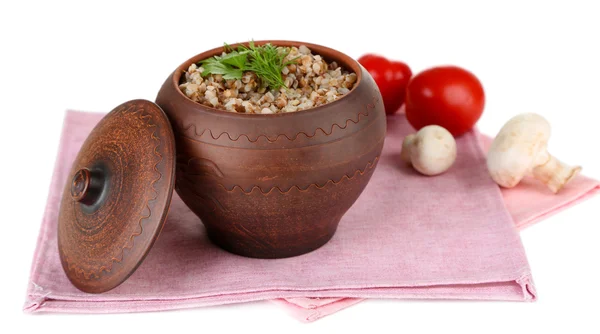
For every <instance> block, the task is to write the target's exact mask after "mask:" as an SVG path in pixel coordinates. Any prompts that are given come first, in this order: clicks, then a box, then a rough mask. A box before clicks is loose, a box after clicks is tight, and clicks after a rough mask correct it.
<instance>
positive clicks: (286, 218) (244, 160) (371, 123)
mask: <svg viewBox="0 0 600 334" xmlns="http://www.w3.org/2000/svg"><path fill="white" fill-rule="evenodd" d="M255 43H256V44H258V45H260V44H263V43H266V41H263V42H255ZM271 43H272V44H274V45H281V46H300V45H302V44H304V45H306V46H308V47H309V48H310V49H311V50H312V51H313V53H316V54H320V55H321V56H323V57H324V58H325V59H326V60H328V61H332V60H335V61H336V62H337V63H338V64H340V65H342V66H344V67H345V68H347V69H351V70H353V71H354V72H355V73H356V74H357V76H358V81H357V84H356V85H355V87H354V88H353V90H352V91H351V92H349V93H348V94H347V95H346V96H344V97H342V98H341V99H339V100H337V101H335V102H332V103H329V104H326V105H323V106H319V107H316V108H312V109H309V110H305V111H299V112H293V113H285V114H271V115H252V114H237V113H231V112H226V111H222V110H217V109H213V108H210V107H207V106H204V105H201V104H199V103H196V102H193V101H192V100H190V99H188V98H187V97H186V96H185V95H184V94H183V93H182V92H181V91H180V90H179V88H178V84H179V82H180V80H181V77H182V74H183V73H184V71H185V70H186V69H187V68H188V67H189V65H191V64H192V63H196V62H198V61H200V60H203V59H206V58H208V57H211V56H213V55H216V54H220V53H221V52H222V51H223V48H215V49H212V50H210V51H207V52H204V53H201V54H199V55H197V56H195V57H193V58H191V59H189V60H188V61H186V62H185V63H183V64H182V65H181V66H179V67H178V68H177V69H176V70H175V71H174V72H173V74H171V76H169V78H168V79H167V80H166V81H165V83H164V84H163V86H162V88H161V90H160V91H159V93H158V96H157V98H156V103H157V104H158V105H159V106H160V107H161V108H162V109H163V110H164V111H165V113H166V114H167V116H168V117H169V120H170V121H171V125H172V127H173V130H174V133H175V140H176V151H177V170H176V186H175V189H176V191H177V194H178V195H179V196H180V197H181V199H182V200H183V201H184V202H185V204H186V205H187V206H188V207H189V208H190V209H191V210H192V211H193V212H194V213H195V214H196V215H198V217H200V219H201V220H202V223H203V224H204V225H205V227H206V231H207V233H208V236H209V238H210V239H211V240H212V241H213V242H214V243H215V244H217V245H218V246H220V247H221V248H223V249H225V250H228V251H230V252H232V253H236V254H239V255H243V256H248V257H257V258H282V257H290V256H295V255H300V254H303V253H306V252H309V251H312V250H314V249H317V248H319V247H320V246H322V245H324V244H325V243H327V241H329V240H330V239H331V238H332V236H333V235H334V233H335V231H336V228H337V226H338V223H339V221H340V219H341V218H342V216H343V215H344V214H345V213H346V211H348V209H349V208H350V207H351V206H352V204H353V203H354V202H355V201H356V200H357V198H358V197H359V195H360V194H361V193H362V191H363V189H364V188H365V186H366V185H367V183H368V182H369V179H370V178H371V175H372V174H373V172H374V170H375V167H376V165H377V161H378V159H379V156H380V154H381V150H382V148H383V142H384V137H385V131H386V119H385V112H384V108H383V103H382V102H381V101H382V99H381V94H380V93H379V90H378V88H377V85H376V84H375V82H374V80H373V79H372V77H371V76H370V75H369V73H368V72H367V71H366V70H365V69H364V68H363V67H362V66H360V65H359V64H358V62H356V61H355V60H353V59H352V58H350V57H348V56H346V55H344V54H342V53H340V52H338V51H335V50H333V49H330V48H327V47H323V46H319V45H314V44H309V43H301V42H292V41H271Z"/></svg>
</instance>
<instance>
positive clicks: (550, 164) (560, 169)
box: [532, 154, 581, 194]
mask: <svg viewBox="0 0 600 334" xmlns="http://www.w3.org/2000/svg"><path fill="white" fill-rule="evenodd" d="M580 171H581V167H580V166H570V165H567V164H566V163H564V162H562V161H560V160H558V159H556V158H555V157H553V156H552V155H550V154H548V160H546V162H544V163H543V164H541V165H538V166H535V167H534V168H533V170H532V174H533V177H535V178H536V179H538V180H539V181H541V182H542V183H544V184H545V185H547V186H548V188H550V190H552V192H553V193H555V194H556V193H558V192H559V191H560V190H561V189H562V187H563V186H564V185H565V184H567V183H569V181H571V180H572V179H573V178H574V177H575V176H577V174H579V172H580Z"/></svg>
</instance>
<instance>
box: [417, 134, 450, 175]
mask: <svg viewBox="0 0 600 334" xmlns="http://www.w3.org/2000/svg"><path fill="white" fill-rule="evenodd" d="M413 145H414V146H413V149H412V151H411V161H412V165H413V167H414V168H415V169H416V170H417V171H419V172H420V173H422V174H425V175H437V174H441V173H443V172H445V171H446V170H448V168H450V166H452V164H453V163H454V161H455V160H456V141H455V140H454V136H452V134H451V133H450V132H449V131H448V130H446V129H444V128H443V127H441V126H438V125H428V126H426V127H423V128H422V129H421V130H419V132H417V134H416V135H415V138H414V140H413Z"/></svg>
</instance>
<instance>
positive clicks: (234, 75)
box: [179, 43, 357, 114]
mask: <svg viewBox="0 0 600 334" xmlns="http://www.w3.org/2000/svg"><path fill="white" fill-rule="evenodd" d="M225 50H226V52H223V53H222V54H221V55H220V56H216V57H211V58H209V59H207V60H203V61H201V62H199V63H197V64H192V65H190V66H189V68H188V69H187V71H185V74H184V76H183V77H182V81H181V84H180V85H179V88H180V89H181V91H182V92H183V93H184V94H185V95H186V96H187V97H188V98H190V99H191V100H193V101H195V102H198V103H201V104H203V105H206V106H209V107H213V108H217V109H222V110H225V111H230V112H237V113H248V114H274V113H286V112H294V111H300V110H305V109H310V108H313V107H317V106H320V105H324V104H327V103H330V102H333V101H335V100H337V99H339V98H341V97H342V96H343V95H345V94H347V93H348V92H350V90H352V88H353V87H354V84H355V83H356V80H357V77H356V74H355V73H352V72H350V71H348V70H346V69H344V68H342V67H341V66H339V65H338V64H337V63H336V62H335V61H332V62H330V63H328V62H326V61H325V60H324V59H323V58H322V57H321V56H320V55H318V54H313V53H312V52H311V50H310V49H309V48H308V47H306V46H304V45H302V46H300V47H278V46H273V45H271V44H266V45H263V46H254V45H253V43H250V45H249V47H243V46H242V47H238V49H237V50H234V49H232V48H230V47H227V45H226V48H225Z"/></svg>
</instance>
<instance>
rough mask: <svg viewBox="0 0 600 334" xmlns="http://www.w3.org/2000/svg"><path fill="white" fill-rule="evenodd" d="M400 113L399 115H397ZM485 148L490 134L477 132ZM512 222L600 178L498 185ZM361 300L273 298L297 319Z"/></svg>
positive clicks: (568, 200)
mask: <svg viewBox="0 0 600 334" xmlns="http://www.w3.org/2000/svg"><path fill="white" fill-rule="evenodd" d="M398 117H400V116H398ZM479 139H480V142H481V145H482V148H483V150H484V152H487V150H488V148H489V146H490V144H491V142H492V138H490V137H488V136H485V135H480V137H479ZM500 189H501V192H502V198H503V199H504V203H505V204H506V208H507V209H508V211H509V213H510V215H511V216H512V220H513V223H514V224H515V227H516V228H517V229H518V230H523V229H525V228H527V227H529V226H531V225H533V224H535V223H537V222H539V221H541V220H542V219H544V218H547V217H549V216H552V215H554V214H556V213H558V212H560V211H562V210H564V209H566V208H568V207H571V206H573V205H575V204H577V203H580V202H581V201H584V200H586V199H588V198H590V197H592V196H593V195H596V194H598V193H599V192H600V182H599V181H597V180H594V179H591V178H588V177H585V176H583V175H579V176H577V177H576V178H575V179H573V180H572V181H571V182H570V183H569V184H568V185H567V186H566V187H565V188H563V189H562V190H561V192H560V193H559V194H558V195H555V194H553V193H552V192H550V191H548V189H547V188H546V186H545V185H543V184H542V183H540V182H537V181H536V180H535V179H533V178H529V177H526V178H525V179H524V180H523V181H521V183H520V184H519V186H518V187H515V188H512V189H505V188H500ZM361 301H363V299H359V298H344V297H340V298H286V299H277V300H274V302H276V303H278V304H280V305H282V306H283V307H285V308H286V309H287V311H288V312H289V313H290V314H291V315H292V316H294V317H295V318H297V319H300V320H302V321H314V320H317V319H319V318H322V317H324V316H327V315H330V314H333V313H335V312H338V311H340V310H343V309H345V308H347V307H349V306H352V305H354V304H357V303H359V302H361Z"/></svg>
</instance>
